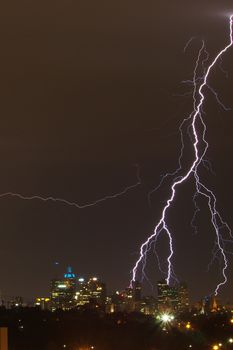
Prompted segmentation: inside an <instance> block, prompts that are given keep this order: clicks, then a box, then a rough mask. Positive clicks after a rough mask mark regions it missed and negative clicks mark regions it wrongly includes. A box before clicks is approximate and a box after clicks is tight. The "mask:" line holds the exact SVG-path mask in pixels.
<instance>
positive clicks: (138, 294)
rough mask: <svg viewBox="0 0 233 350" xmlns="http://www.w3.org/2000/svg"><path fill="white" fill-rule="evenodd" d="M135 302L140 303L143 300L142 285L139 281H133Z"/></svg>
mask: <svg viewBox="0 0 233 350" xmlns="http://www.w3.org/2000/svg"><path fill="white" fill-rule="evenodd" d="M132 287H133V301H134V302H139V301H141V299H142V284H141V283H140V282H139V281H133V284H132Z"/></svg>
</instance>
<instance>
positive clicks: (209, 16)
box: [0, 0, 233, 297]
mask: <svg viewBox="0 0 233 350" xmlns="http://www.w3.org/2000/svg"><path fill="white" fill-rule="evenodd" d="M231 10H233V6H232V5H231V2H230V1H229V2H228V1H221V2H220V1H211V3H210V2H209V1H195V2H194V1H172V2H171V1H143V2H142V1H115V0H113V1H110V2H109V1H98V2H94V1H71V0H68V1H61V0H59V1H48V0H47V1H34V2H31V1H20V2H19V1H11V2H5V3H2V4H1V8H0V36H1V38H0V39H1V40H0V42H1V50H0V57H1V66H0V76H1V79H0V96H1V103H0V112H1V116H2V118H1V128H0V136H1V137H0V155H1V181H0V191H1V192H6V191H16V192H20V193H24V194H28V195H30V194H39V193H40V194H42V195H45V196H46V195H54V196H60V197H64V198H66V199H70V200H76V201H78V202H80V203H86V202H89V201H92V200H95V199H98V198H100V197H101V196H103V195H105V194H109V193H114V192H117V191H120V190H121V189H122V188H123V187H124V186H125V185H130V184H133V183H135V181H136V174H135V169H134V167H133V164H135V163H139V164H140V165H141V175H142V179H143V185H142V186H141V187H140V188H139V189H138V190H136V191H132V192H130V193H128V195H126V196H124V197H122V199H117V200H116V201H109V202H106V204H103V205H101V206H98V207H95V208H90V209H87V210H82V211H78V210H76V209H74V208H67V207H64V206H62V205H57V206H56V205H55V206H54V205H53V204H52V203H49V204H46V205H44V204H43V203H39V202H30V203H29V202H22V201H20V200H15V199H2V200H1V201H0V209H1V210H0V213H1V215H0V226H1V232H2V239H1V240H2V244H1V246H2V248H1V250H2V253H1V254H0V266H1V268H0V276H1V289H2V290H3V291H5V293H6V294H23V295H34V294H36V293H37V291H38V293H46V292H47V291H48V281H49V279H50V278H51V277H53V274H54V273H55V271H54V265H53V262H54V261H56V260H59V261H61V266H62V264H63V265H65V264H69V263H71V264H73V265H74V268H75V269H76V270H77V272H78V273H81V274H84V275H85V274H89V273H92V272H93V273H96V274H99V275H100V276H101V277H102V276H103V278H104V279H105V280H106V281H107V282H108V284H109V285H110V287H112V288H115V287H117V286H119V287H124V286H125V285H126V284H127V283H128V279H129V271H130V269H131V268H132V265H133V263H134V261H135V259H136V256H137V251H138V249H139V243H140V242H141V241H142V240H143V239H144V238H145V237H146V235H147V234H148V233H149V232H151V230H152V229H153V225H154V223H155V220H156V219H157V218H158V215H159V213H160V209H161V205H162V203H163V201H164V196H165V193H163V192H162V193H158V195H155V196H154V197H153V208H152V209H150V208H149V207H148V204H147V191H148V189H150V188H151V187H153V186H154V185H155V184H157V183H158V182H159V180H160V175H161V174H162V173H164V172H165V171H166V170H167V169H168V170H171V169H173V168H174V167H175V166H176V164H177V156H178V147H179V145H180V144H179V135H178V134H177V127H178V125H179V122H180V120H181V118H182V117H183V115H185V114H187V113H188V112H189V111H190V109H191V103H192V102H191V100H190V99H189V98H178V97H174V95H175V94H177V93H180V92H184V90H182V87H181V85H180V82H181V81H182V80H184V79H189V78H190V77H191V76H192V69H193V66H194V59H195V57H196V54H197V50H198V48H199V42H198V40H196V41H194V42H193V44H192V45H191V46H190V48H189V50H188V51H187V53H186V55H184V53H183V47H184V45H185V43H186V42H187V40H188V39H189V38H190V37H191V36H196V37H200V38H203V37H204V38H205V39H206V40H207V47H208V50H209V51H210V53H212V54H213V53H215V52H216V50H218V49H219V48H220V47H222V44H223V42H224V44H225V42H226V40H228V22H227V18H226V17H224V14H226V13H228V12H230V11H231ZM231 54H233V53H231ZM231 57H232V56H231V55H230V54H228V55H226V57H224V63H223V64H224V67H225V69H226V70H228V72H229V78H228V80H224V77H223V76H222V75H221V73H219V72H216V74H217V75H216V78H213V83H214V86H215V87H216V88H217V89H220V90H221V92H222V93H221V96H222V97H223V98H224V99H225V100H224V101H226V103H228V104H229V105H231V101H232V94H231V91H232V87H233V79H232V77H233V74H232V73H233V69H232V59H231ZM180 89H181V90H182V91H181V90H180ZM185 91H186V90H185ZM206 109H207V111H209V113H207V121H208V123H209V131H208V138H209V139H210V141H211V147H210V154H209V156H210V158H211V159H212V161H213V163H214V166H215V168H216V172H217V177H216V178H211V176H210V181H211V184H212V185H213V186H214V187H215V188H216V191H217V194H218V196H219V203H220V205H221V206H222V207H223V208H222V209H225V211H226V218H227V219H228V220H229V222H230V221H231V208H230V204H229V202H230V198H231V196H232V190H233V188H232V185H231V182H230V181H231V176H230V171H231V170H232V169H231V166H230V165H229V164H228V163H227V161H225V156H222V155H223V153H224V154H226V153H228V155H227V156H228V157H229V158H230V156H231V153H232V138H231V130H232V121H231V119H232V113H223V112H222V111H220V110H219V109H218V107H217V108H216V105H215V101H214V100H213V99H212V97H211V96H210V102H209V104H208V106H207V107H206ZM217 132H218V134H217ZM164 191H165V192H166V190H164ZM188 191H189V192H190V198H191V194H192V192H191V189H190V188H189V187H188V188H187V192H188ZM178 201H179V203H180V204H179V203H178V208H177V212H176V211H175V210H174V211H173V212H172V213H171V226H172V228H173V230H174V232H175V233H176V237H177V243H176V244H177V250H178V251H179V253H180V254H179V256H178V257H177V261H176V262H177V265H178V267H177V269H178V273H180V275H181V276H182V278H184V279H187V280H188V283H189V284H190V286H191V287H192V288H193V290H194V296H195V297H196V296H198V297H199V296H200V295H202V294H204V293H207V292H208V291H209V285H211V287H212V285H214V282H215V281H216V276H215V275H214V274H213V275H214V276H212V275H211V274H210V275H209V279H208V278H207V277H206V275H205V273H204V272H203V271H204V268H205V266H206V264H207V262H208V260H209V258H210V256H209V251H210V249H212V244H213V242H212V241H211V239H210V236H211V232H210V228H209V225H208V224H207V223H206V220H205V218H202V220H201V219H200V226H201V228H200V236H199V237H196V239H194V238H192V240H193V247H195V246H196V250H195V249H194V248H193V249H191V247H190V245H189V242H188V241H187V239H188V238H187V237H190V236H189V235H191V230H190V226H189V221H190V218H191V215H192V203H191V200H190V199H189V198H187V196H185V198H184V199H183V197H182V191H180V193H179V197H178V200H177V202H178ZM183 201H184V203H185V204H186V203H189V204H188V206H187V209H185V210H186V211H187V213H186V217H187V220H182V219H181V218H182V213H183V212H182V211H183V205H182V204H181V203H183ZM203 207H205V206H203ZM188 208H190V209H188ZM205 213H206V211H205ZM206 215H207V214H206ZM230 223H231V222H230ZM206 232H208V234H206ZM178 238H179V239H178ZM201 239H203V245H202V246H201V247H203V248H202V249H201V254H200V255H201V257H202V259H199V262H198V265H197V263H195V264H193V263H192V262H190V264H187V267H188V266H189V268H190V269H191V271H192V276H193V278H192V280H190V279H189V276H190V274H189V272H188V270H187V269H186V268H184V267H183V265H184V264H183V262H184V260H186V259H187V257H188V256H189V255H187V254H188V252H190V250H191V253H190V254H192V258H193V259H194V260H195V259H196V258H195V254H196V251H197V250H198V249H199V248H200V240H201ZM182 241H184V243H182V244H181V242H182ZM206 252H208V253H206ZM109 261H111V263H109ZM6 265H7V266H8V269H7V271H6V269H5V267H4V266H6ZM9 275H10V276H12V275H14V276H15V277H14V280H13V279H12V278H11V277H10V278H9ZM153 278H154V279H155V280H156V278H159V274H158V273H157V274H156V275H154V276H153ZM21 282H24V283H21ZM198 282H200V283H202V286H203V288H202V290H199V288H196V285H197V284H198ZM231 285H232V282H231V284H230V286H231ZM225 295H229V293H228V292H227V290H226V291H225Z"/></svg>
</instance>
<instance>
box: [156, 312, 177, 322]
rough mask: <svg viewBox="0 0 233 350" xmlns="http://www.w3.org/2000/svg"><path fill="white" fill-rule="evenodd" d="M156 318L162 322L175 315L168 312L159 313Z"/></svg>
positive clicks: (170, 319) (171, 318)
mask: <svg viewBox="0 0 233 350" xmlns="http://www.w3.org/2000/svg"><path fill="white" fill-rule="evenodd" d="M156 318H157V319H158V320H160V321H161V322H162V323H169V322H171V321H173V320H174V319H175V317H174V316H173V315H171V314H168V313H163V314H160V315H158V316H157V317H156Z"/></svg>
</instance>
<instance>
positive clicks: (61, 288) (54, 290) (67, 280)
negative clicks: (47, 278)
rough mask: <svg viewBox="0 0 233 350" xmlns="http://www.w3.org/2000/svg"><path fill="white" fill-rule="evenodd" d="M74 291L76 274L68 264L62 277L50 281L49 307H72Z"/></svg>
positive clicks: (53, 308)
mask: <svg viewBox="0 0 233 350" xmlns="http://www.w3.org/2000/svg"><path fill="white" fill-rule="evenodd" d="M75 292H76V276H75V274H74V273H73V272H72V268H71V267H70V266H69V267H68V268H67V272H66V273H65V274H64V278H63V279H53V280H52V281H51V307H52V310H56V309H63V310H69V309H71V308H72V307H74V302H75Z"/></svg>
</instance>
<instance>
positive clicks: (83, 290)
mask: <svg viewBox="0 0 233 350" xmlns="http://www.w3.org/2000/svg"><path fill="white" fill-rule="evenodd" d="M75 300H76V305H77V306H83V305H86V306H88V305H89V307H96V306H97V307H101V306H103V305H105V302H106V285H105V284H104V283H103V282H101V281H100V280H99V279H98V278H97V277H92V278H90V279H89V280H88V281H87V282H85V280H84V279H83V278H79V280H78V285H77V291H76V295H75Z"/></svg>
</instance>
